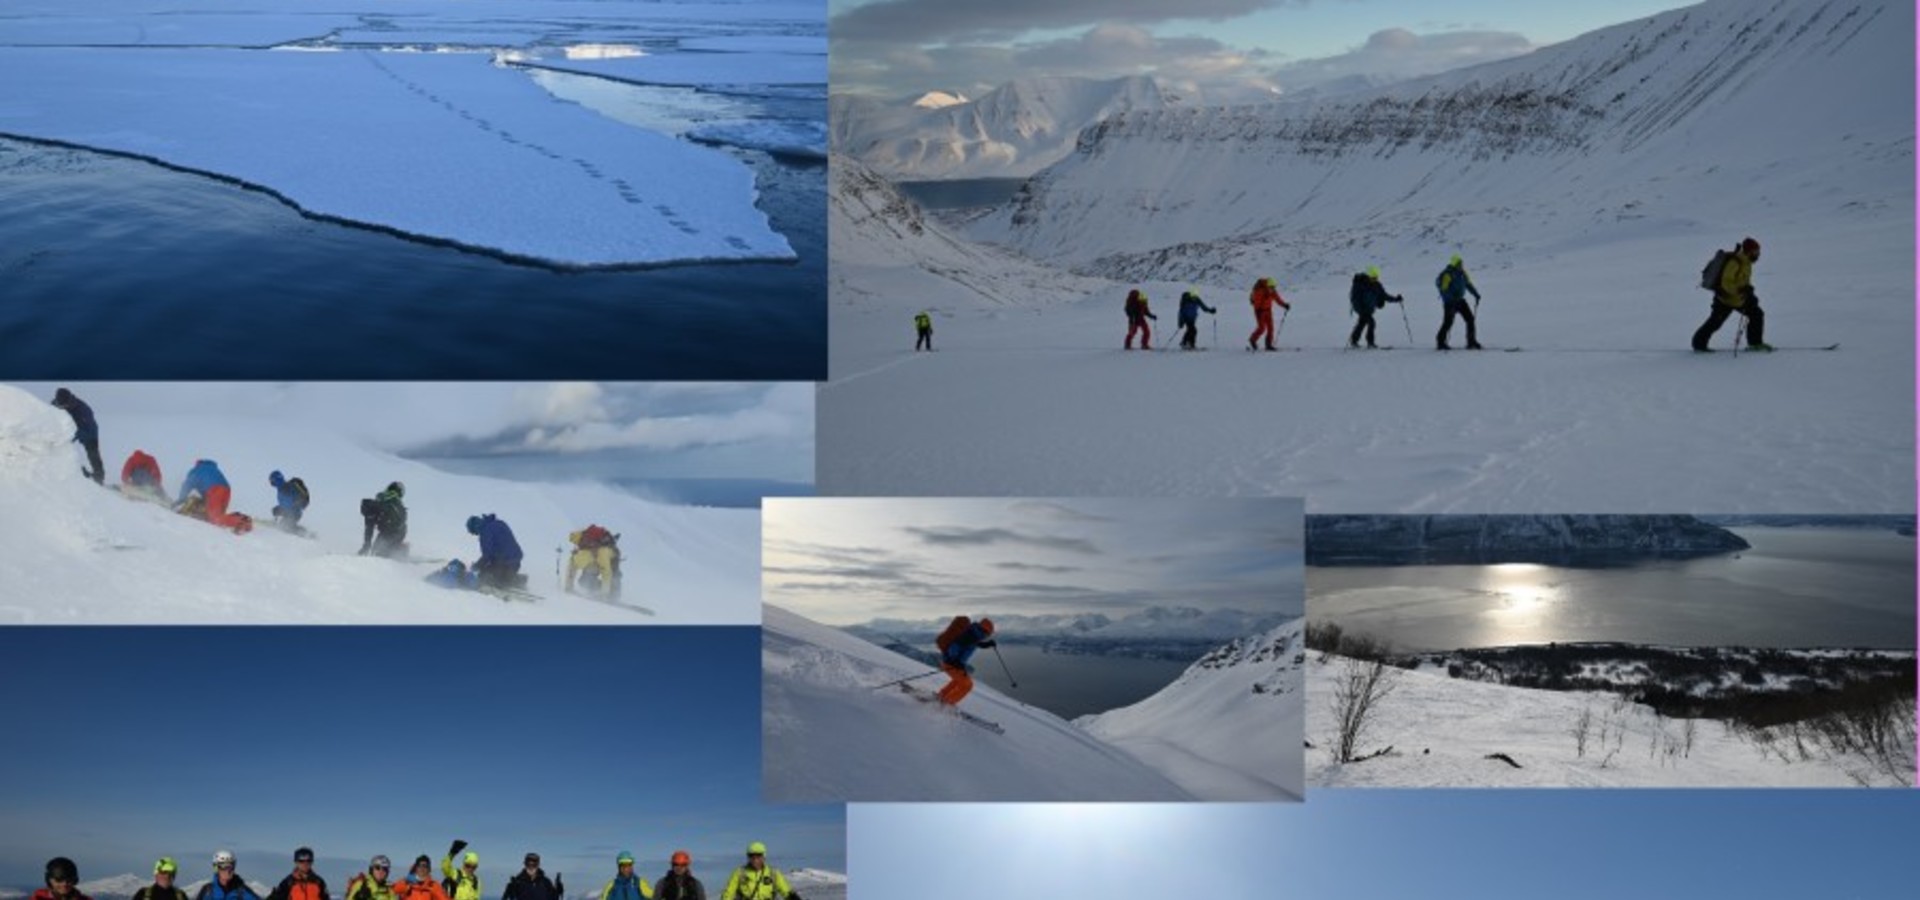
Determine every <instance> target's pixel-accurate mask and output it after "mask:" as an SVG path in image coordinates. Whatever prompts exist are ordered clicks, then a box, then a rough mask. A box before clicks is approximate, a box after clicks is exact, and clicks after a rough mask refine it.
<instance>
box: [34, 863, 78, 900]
mask: <svg viewBox="0 0 1920 900" xmlns="http://www.w3.org/2000/svg"><path fill="white" fill-rule="evenodd" d="M46 882H47V886H46V887H43V888H41V889H39V890H37V891H34V892H33V900H92V898H90V897H88V896H87V895H85V894H82V893H80V888H79V884H80V867H79V866H76V865H74V864H73V860H71V859H68V858H66V857H64V856H56V857H54V858H52V859H50V860H47V874H46Z"/></svg>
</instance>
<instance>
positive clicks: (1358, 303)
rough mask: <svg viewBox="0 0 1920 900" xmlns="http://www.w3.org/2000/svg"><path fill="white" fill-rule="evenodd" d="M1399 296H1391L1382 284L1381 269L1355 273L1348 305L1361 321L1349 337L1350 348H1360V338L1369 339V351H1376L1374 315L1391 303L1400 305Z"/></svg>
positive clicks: (1356, 324) (1368, 269) (1375, 268)
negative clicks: (1362, 336)
mask: <svg viewBox="0 0 1920 900" xmlns="http://www.w3.org/2000/svg"><path fill="white" fill-rule="evenodd" d="M1399 302H1401V301H1400V297H1399V295H1397V294H1396V295H1389V294H1388V293H1387V289H1386V288H1385V287H1382V286H1381V284H1380V268H1379V267H1378V266H1368V267H1367V270H1366V271H1365V272H1355V273H1354V275H1353V288H1352V289H1351V290H1349V291H1348V292H1347V303H1348V305H1350V306H1352V307H1353V314H1354V315H1356V316H1359V317H1360V320H1359V321H1357V322H1355V323H1353V333H1352V334H1349V335H1347V346H1348V347H1359V346H1360V336H1361V335H1362V334H1363V333H1364V334H1365V335H1366V338H1367V349H1369V350H1372V349H1376V348H1377V347H1378V346H1379V345H1377V344H1375V343H1374V342H1373V314H1374V311H1376V310H1382V309H1386V308H1387V304H1389V303H1399Z"/></svg>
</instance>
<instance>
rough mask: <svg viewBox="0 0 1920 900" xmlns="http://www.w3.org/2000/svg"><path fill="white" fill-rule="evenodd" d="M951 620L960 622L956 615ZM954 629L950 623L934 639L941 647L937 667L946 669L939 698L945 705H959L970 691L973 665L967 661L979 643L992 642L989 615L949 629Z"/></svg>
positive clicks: (991, 625) (971, 690)
mask: <svg viewBox="0 0 1920 900" xmlns="http://www.w3.org/2000/svg"><path fill="white" fill-rule="evenodd" d="M953 624H954V625H958V624H960V620H959V619H958V618H956V620H955V622H954V623H953ZM954 631H955V629H954V628H953V627H952V625H949V626H948V628H947V631H946V632H943V633H941V635H940V637H939V638H936V639H935V641H934V643H935V644H937V645H938V646H939V647H940V671H942V672H945V673H947V678H948V681H947V684H946V686H945V687H942V688H941V689H940V695H939V696H940V702H941V703H945V704H947V705H948V706H955V705H958V704H959V702H960V701H961V700H964V699H966V696H967V695H968V694H969V693H972V692H973V666H972V665H970V664H969V661H970V660H972V659H973V652H974V651H975V650H978V649H980V648H981V647H992V646H994V642H993V641H992V640H990V638H992V637H993V620H992V619H981V620H980V621H978V622H969V623H967V624H966V625H964V626H963V627H961V628H960V629H958V632H959V633H958V634H954V633H952V632H954Z"/></svg>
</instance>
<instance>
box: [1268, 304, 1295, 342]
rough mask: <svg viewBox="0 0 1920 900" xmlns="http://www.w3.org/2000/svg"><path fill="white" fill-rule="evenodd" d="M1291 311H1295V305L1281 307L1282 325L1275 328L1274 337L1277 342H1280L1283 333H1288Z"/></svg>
mask: <svg viewBox="0 0 1920 900" xmlns="http://www.w3.org/2000/svg"><path fill="white" fill-rule="evenodd" d="M1290 312H1293V307H1291V306H1282V307H1280V327H1278V328H1275V329H1274V330H1273V339H1274V341H1275V342H1276V343H1278V342H1279V340H1280V336H1281V335H1283V334H1286V333H1287V313H1290Z"/></svg>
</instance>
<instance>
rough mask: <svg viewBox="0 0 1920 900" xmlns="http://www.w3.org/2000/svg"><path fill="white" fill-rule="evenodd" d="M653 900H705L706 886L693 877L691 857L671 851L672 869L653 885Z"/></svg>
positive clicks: (685, 853) (681, 852)
mask: <svg viewBox="0 0 1920 900" xmlns="http://www.w3.org/2000/svg"><path fill="white" fill-rule="evenodd" d="M653 900H707V888H706V885H703V884H701V883H700V879H698V878H695V877H693V857H692V856H689V855H687V851H685V850H675V851H673V868H670V869H668V870H667V874H665V875H662V876H660V880H659V881H658V882H656V883H655V884H654V886H653Z"/></svg>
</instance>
